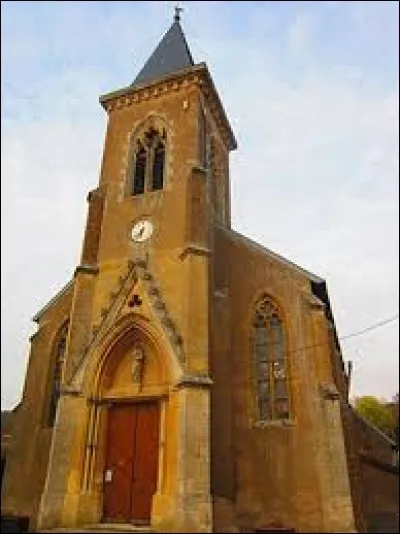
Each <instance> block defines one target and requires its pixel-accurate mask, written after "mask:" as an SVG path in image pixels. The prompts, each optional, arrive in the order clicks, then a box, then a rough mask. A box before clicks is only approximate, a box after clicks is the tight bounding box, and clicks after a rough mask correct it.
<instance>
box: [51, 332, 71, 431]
mask: <svg viewBox="0 0 400 534" xmlns="http://www.w3.org/2000/svg"><path fill="white" fill-rule="evenodd" d="M68 326H69V323H68V322H67V323H66V324H65V325H64V326H63V327H62V329H61V331H60V333H59V336H58V340H57V343H56V346H55V351H54V358H55V362H54V370H53V380H52V389H51V395H50V406H49V415H48V426H54V421H55V418H56V413H57V406H58V401H59V398H60V394H61V380H62V372H63V368H64V362H65V355H66V347H67V335H68Z"/></svg>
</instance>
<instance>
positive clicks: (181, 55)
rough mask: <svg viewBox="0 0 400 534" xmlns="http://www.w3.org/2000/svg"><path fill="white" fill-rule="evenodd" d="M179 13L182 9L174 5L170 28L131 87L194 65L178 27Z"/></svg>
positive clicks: (179, 26)
mask: <svg viewBox="0 0 400 534" xmlns="http://www.w3.org/2000/svg"><path fill="white" fill-rule="evenodd" d="M181 11H183V9H182V8H181V7H179V6H178V5H176V6H175V14H174V21H173V23H172V25H171V27H170V28H169V30H168V31H167V33H166V34H165V35H164V37H163V38H162V39H161V41H160V43H159V45H158V46H157V48H156V49H155V50H154V52H153V53H152V55H151V56H150V57H149V59H148V60H147V62H146V63H145V65H144V67H143V68H142V70H141V71H140V72H139V74H138V75H137V76H136V78H135V81H134V82H133V84H132V85H142V84H146V83H148V82H149V83H150V82H151V81H153V80H156V79H157V78H162V77H164V76H166V75H167V74H172V73H173V72H175V71H179V70H181V69H185V68H187V67H192V66H193V65H194V61H193V58H192V54H191V53H190V50H189V47H188V44H187V42H186V38H185V35H184V33H183V31H182V28H181V25H180V18H181V17H180V12H181Z"/></svg>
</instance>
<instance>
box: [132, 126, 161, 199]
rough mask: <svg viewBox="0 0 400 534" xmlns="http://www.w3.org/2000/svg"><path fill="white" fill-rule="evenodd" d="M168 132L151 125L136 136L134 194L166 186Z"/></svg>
mask: <svg viewBox="0 0 400 534" xmlns="http://www.w3.org/2000/svg"><path fill="white" fill-rule="evenodd" d="M165 149H166V133H165V129H163V128H156V127H155V126H154V125H151V126H149V127H148V128H147V129H146V130H144V131H143V132H142V133H141V134H139V135H138V136H137V137H136V146H135V150H134V154H133V160H134V165H133V169H134V172H133V187H132V194H133V195H142V194H143V193H145V192H146V191H158V190H160V189H163V187H164V175H165Z"/></svg>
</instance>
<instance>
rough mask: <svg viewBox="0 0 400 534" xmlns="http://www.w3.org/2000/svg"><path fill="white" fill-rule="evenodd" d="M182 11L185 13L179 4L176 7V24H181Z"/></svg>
mask: <svg viewBox="0 0 400 534" xmlns="http://www.w3.org/2000/svg"><path fill="white" fill-rule="evenodd" d="M181 11H183V7H180V5H179V4H178V3H177V4H176V6H175V15H174V21H175V22H179V21H180V20H181Z"/></svg>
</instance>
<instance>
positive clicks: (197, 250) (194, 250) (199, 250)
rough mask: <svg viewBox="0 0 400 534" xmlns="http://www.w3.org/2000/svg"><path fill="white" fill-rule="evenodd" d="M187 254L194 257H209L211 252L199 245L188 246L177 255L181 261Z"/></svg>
mask: <svg viewBox="0 0 400 534" xmlns="http://www.w3.org/2000/svg"><path fill="white" fill-rule="evenodd" d="M189 254H193V255H195V256H210V254H211V250H210V249H209V248H206V247H202V246H199V245H194V244H192V245H188V246H186V247H185V248H184V249H183V250H182V252H181V253H180V254H179V259H180V260H182V261H183V260H184V259H185V258H186V257H187V256H188V255H189Z"/></svg>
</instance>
